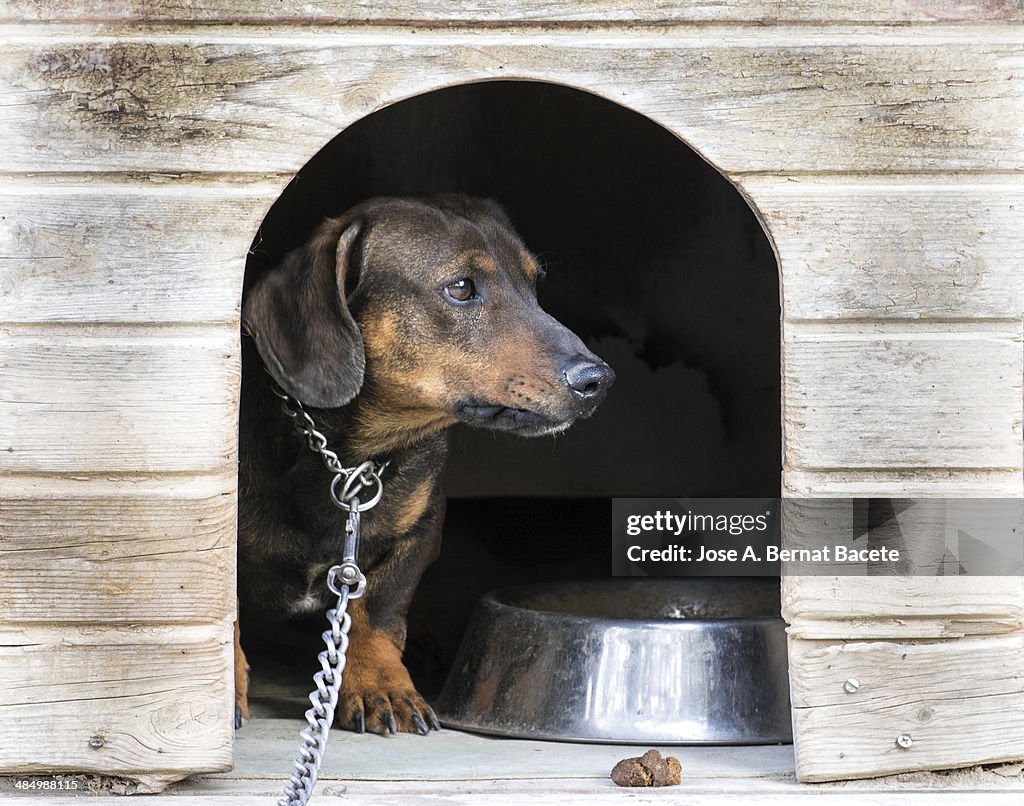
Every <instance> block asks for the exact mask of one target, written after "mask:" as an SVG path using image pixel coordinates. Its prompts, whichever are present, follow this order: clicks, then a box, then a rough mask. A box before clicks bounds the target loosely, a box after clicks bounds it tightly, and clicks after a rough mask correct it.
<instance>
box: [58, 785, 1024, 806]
mask: <svg viewBox="0 0 1024 806" xmlns="http://www.w3.org/2000/svg"><path fill="white" fill-rule="evenodd" d="M539 789H540V787H539V786H537V787H534V786H525V785H521V786H518V787H516V786H512V785H509V784H501V785H499V788H497V789H496V791H488V792H480V791H479V787H477V786H458V785H454V786H453V785H448V786H446V787H438V786H433V787H411V786H408V785H406V786H402V787H382V786H380V785H376V786H375V785H373V784H370V783H360V784H359V785H357V786H348V787H346V786H345V785H344V784H342V783H340V782H333V781H325V782H323V783H322V784H320V785H319V786H318V788H317V794H316V803H317V806H320V804H333V806H344V804H348V803H352V802H353V800H354V799H358V803H359V804H360V806H407V804H410V803H417V802H419V803H430V802H432V801H435V800H441V801H443V802H444V804H445V806H562V805H563V804H565V803H588V804H589V803H594V804H633V806H639V805H640V804H644V805H646V804H654V803H657V804H663V803H677V802H678V801H676V800H674V799H673V798H674V797H685V798H686V804H687V806H749V805H750V804H758V803H765V804H768V803H779V802H780V801H779V794H776V793H771V794H763V795H753V796H752V795H751V794H750V793H745V792H736V791H733V792H708V793H700V794H691V793H690V792H689V791H688V790H683V791H680V790H679V787H673V788H672V789H669V790H667V791H666V790H655V791H649V790H648V791H639V792H638V791H636V790H633V789H620V788H619V787H616V786H615V785H614V784H612V783H610V782H607V783H605V782H602V784H601V785H600V786H595V784H594V782H593V781H587V782H580V783H576V784H575V786H572V787H565V788H562V787H559V788H558V790H557V791H555V792H547V791H538V790H539ZM381 790H384V791H381ZM389 790H390V791H389ZM277 794H278V793H277V792H276V790H275V789H274V787H273V786H272V785H271V784H269V782H268V784H267V785H262V786H254V787H251V788H250V790H249V791H248V792H247V793H245V794H241V795H218V796H216V798H214V797H209V796H203V795H182V796H180V797H175V798H174V804H175V806H207V804H212V803H217V804H223V806H252V804H253V803H255V802H256V801H257V799H262V800H266V798H268V797H275V796H277ZM1020 797H1021V796H1020V793H1019V792H986V793H983V794H982V793H977V792H959V791H955V792H942V791H941V790H940V791H935V792H909V793H908V792H901V793H898V794H897V793H892V792H868V793H863V794H857V795H854V796H852V797H851V795H850V794H849V793H846V792H823V791H821V790H820V789H819V788H817V787H804V788H796V787H794V788H793V789H791V790H787V791H786V794H785V798H786V800H785V802H786V803H806V804H808V806H810V805H811V804H814V806H1019V804H1020ZM81 802H82V799H81V798H80V797H75V796H74V795H56V796H48V797H47V798H46V803H47V806H80V804H81ZM89 804H90V806H123V804H124V797H123V796H122V795H105V796H104V795H100V796H98V797H93V796H90V798H89Z"/></svg>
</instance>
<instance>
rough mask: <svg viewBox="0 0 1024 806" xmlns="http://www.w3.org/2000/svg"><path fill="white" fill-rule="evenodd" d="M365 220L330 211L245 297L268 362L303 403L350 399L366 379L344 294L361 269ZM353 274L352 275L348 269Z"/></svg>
mask: <svg viewBox="0 0 1024 806" xmlns="http://www.w3.org/2000/svg"><path fill="white" fill-rule="evenodd" d="M362 228H363V224H362V222H361V221H359V220H354V221H353V220H351V219H347V220H346V219H344V218H341V219H330V220H329V221H327V222H325V223H324V225H323V226H321V227H320V229H319V230H318V231H317V233H316V235H314V237H313V238H312V240H310V241H309V243H307V244H306V245H305V246H303V247H301V248H299V249H297V250H295V251H294V252H291V253H290V254H289V255H288V256H287V257H286V258H285V259H284V260H283V261H282V262H281V264H280V265H278V266H277V267H275V268H274V269H273V270H272V271H271V272H270V273H268V274H267V275H266V276H264V277H262V278H261V279H260V280H259V281H258V283H257V284H256V285H255V286H254V287H253V289H252V290H251V291H250V292H249V294H248V295H247V296H246V298H245V301H244V302H243V303H242V324H243V327H244V328H245V330H246V332H248V333H249V335H250V336H252V337H253V339H254V340H255V342H256V347H257V349H258V350H259V353H260V356H262V358H263V362H264V364H265V365H266V367H267V370H268V371H269V372H270V374H271V376H273V378H274V380H275V381H277V383H278V385H279V386H280V387H281V388H282V389H284V391H286V392H287V393H288V394H289V395H291V396H292V397H294V398H295V399H296V400H298V401H299V402H300V403H303V404H306V405H308V406H312V407H314V408H320V409H328V408H336V407H338V406H344V405H345V404H346V403H348V402H349V401H350V400H352V398H354V397H355V396H356V394H357V393H358V392H359V388H360V387H361V386H362V385H363V373H364V370H365V366H366V355H365V353H364V351H363V337H362V335H361V334H360V332H359V327H358V326H357V325H356V323H355V320H354V319H353V318H352V314H351V313H349V310H348V303H347V301H346V293H345V281H346V278H348V279H349V280H351V279H352V276H355V275H356V274H357V273H358V266H354V265H352V264H353V263H355V262H358V251H359V250H358V248H357V247H358V241H359V238H360V234H361V231H362ZM350 275H351V276H350Z"/></svg>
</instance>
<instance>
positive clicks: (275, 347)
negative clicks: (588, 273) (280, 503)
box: [242, 194, 615, 445]
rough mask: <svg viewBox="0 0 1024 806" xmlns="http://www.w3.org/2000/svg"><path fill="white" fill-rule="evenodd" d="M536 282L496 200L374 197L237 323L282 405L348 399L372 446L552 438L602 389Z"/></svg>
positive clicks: (298, 257) (273, 283) (267, 287)
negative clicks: (427, 439)
mask: <svg viewBox="0 0 1024 806" xmlns="http://www.w3.org/2000/svg"><path fill="white" fill-rule="evenodd" d="M539 274H540V269H539V267H538V266H537V263H536V262H535V261H534V259H533V258H532V257H531V255H530V253H529V252H528V251H527V250H526V248H525V247H524V245H523V243H522V241H521V240H520V239H519V236H518V235H516V233H515V231H514V230H513V229H512V226H511V224H510V223H509V220H508V218H507V217H506V216H505V214H504V212H503V211H502V210H501V208H500V207H499V206H498V205H497V204H495V203H493V202H490V201H482V200H477V199H471V198H468V197H465V196H460V195H455V194H444V195H440V196H434V197H430V198H427V199H389V198H380V199H372V200H370V201H368V202H365V203H363V204H361V205H359V206H357V207H355V208H353V209H352V210H349V211H348V212H347V213H346V214H345V215H343V216H341V217H339V218H335V219H330V220H328V221H326V222H325V223H324V224H323V225H322V226H321V227H320V229H319V230H318V231H317V232H316V234H315V235H314V237H313V238H312V239H311V240H310V241H309V243H307V244H306V245H305V246H304V247H302V248H301V249H299V250H296V251H295V252H293V253H291V254H290V255H289V256H288V257H287V258H286V259H285V260H284V261H283V262H282V264H281V265H280V266H278V267H277V268H276V269H275V270H274V271H272V272H271V273H269V274H268V275H267V276H265V277H264V278H262V279H261V280H260V282H259V283H257V285H256V286H255V287H254V288H253V289H252V291H251V293H249V294H248V296H247V297H246V300H245V302H244V305H243V311H242V318H243V322H244V324H245V327H246V329H247V331H248V332H249V333H250V334H251V335H252V336H253V338H254V339H255V341H256V345H257V347H258V349H259V352H260V355H261V356H262V357H263V360H264V362H265V364H266V366H267V369H268V370H269V371H270V373H271V375H272V376H273V377H274V379H275V380H276V381H277V382H278V384H280V385H281V387H282V388H283V389H284V390H285V391H287V392H288V393H289V394H291V395H292V396H293V397H295V398H297V399H298V400H300V401H301V402H303V403H304V404H307V405H309V406H313V407H316V408H336V407H339V406H343V405H346V404H348V403H350V402H351V401H352V400H353V399H354V398H355V397H356V396H357V395H359V400H358V401H357V404H358V414H359V417H360V424H361V426H362V427H363V429H367V430H368V432H369V433H367V434H366V435H365V436H366V438H367V439H368V440H369V441H370V442H371V443H373V444H375V445H395V444H401V443H403V442H408V441H411V440H413V439H415V438H417V437H418V436H421V435H423V434H425V433H429V432H430V431H434V430H437V429H439V428H443V427H446V426H448V425H451V424H453V423H455V422H458V421H461V422H465V423H469V424H470V425H474V426H482V427H486V428H493V429H498V430H503V431H514V432H516V433H519V434H523V435H539V434H549V433H555V432H557V431H560V430H562V429H564V428H567V427H568V426H569V425H570V424H572V422H573V421H575V420H576V419H578V418H580V417H587V416H589V415H590V414H591V413H593V411H594V409H595V408H596V407H597V405H598V404H599V403H600V402H601V400H603V399H604V397H605V395H606V393H607V391H608V388H609V387H610V386H611V384H612V381H613V380H614V377H615V376H614V373H613V372H612V370H611V369H610V368H609V367H608V366H607V365H606V364H605V363H604V362H603V361H601V359H599V358H598V357H597V356H595V355H594V354H593V353H591V352H590V351H589V350H587V348H586V347H585V346H584V345H583V343H582V342H581V341H580V339H579V338H578V337H577V336H576V335H575V334H574V333H572V332H571V331H570V330H568V329H567V328H566V327H564V326H563V325H562V324H560V323H559V322H557V321H556V320H555V319H554V318H552V317H551V316H549V315H548V314H546V313H545V312H544V311H543V310H542V309H541V308H540V306H539V305H538V303H537V293H536V283H537V279H538V275H539Z"/></svg>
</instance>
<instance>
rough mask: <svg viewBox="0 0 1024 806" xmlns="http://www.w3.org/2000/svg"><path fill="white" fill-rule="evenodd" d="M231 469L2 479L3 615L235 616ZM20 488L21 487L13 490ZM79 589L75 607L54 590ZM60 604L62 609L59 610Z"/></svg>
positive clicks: (164, 619) (79, 618) (119, 620)
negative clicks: (126, 477) (154, 476)
mask: <svg viewBox="0 0 1024 806" xmlns="http://www.w3.org/2000/svg"><path fill="white" fill-rule="evenodd" d="M234 484H235V478H234V474H229V473H225V474H223V475H220V476H209V477H198V478H193V479H179V478H171V479H166V480H159V481H146V482H132V481H121V482H110V481H107V480H86V481H76V480H73V479H67V478H61V479H59V480H55V479H53V478H52V477H48V478H43V479H40V480H38V482H37V483H36V484H34V485H32V486H33V488H34V489H32V490H31V492H30V491H29V490H27V489H25V486H26V485H23V484H22V485H15V484H10V483H5V480H4V479H0V562H2V566H3V574H0V613H2V614H3V621H4V622H5V623H7V624H12V623H19V622H21V623H45V622H52V621H53V620H54V617H55V614H57V613H58V612H59V617H60V619H61V620H62V621H63V622H64V623H66V624H81V623H95V624H153V623H164V624H167V623H174V622H209V621H211V620H218V621H223V620H229V619H232V618H234V611H235V591H234V588H235V546H234V540H235V521H236V513H237V503H236V496H235V490H234ZM18 487H20V489H15V488H18ZM69 587H70V588H73V589H74V599H75V602H74V607H72V608H60V607H59V604H58V602H59V596H58V595H57V592H59V591H62V590H68V589H69ZM55 608H58V609H56V610H55Z"/></svg>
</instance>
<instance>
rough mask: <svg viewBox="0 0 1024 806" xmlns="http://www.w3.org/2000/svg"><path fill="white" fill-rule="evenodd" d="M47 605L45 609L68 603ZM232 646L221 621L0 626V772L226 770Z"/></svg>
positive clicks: (69, 604) (165, 774)
mask: <svg viewBox="0 0 1024 806" xmlns="http://www.w3.org/2000/svg"><path fill="white" fill-rule="evenodd" d="M66 589H67V590H69V591H73V589H74V585H73V583H72V584H69V585H68V586H66ZM53 604H54V608H55V609H54V611H53V616H54V618H55V619H59V618H60V617H61V611H62V610H66V609H69V608H71V609H73V608H74V602H73V601H72V600H68V599H67V598H66V597H65V598H63V599H62V598H61V597H59V596H55V598H54V600H53ZM232 653H233V646H232V639H231V623H230V622H223V623H221V624H214V625H209V626H201V627H200V626H193V627H186V626H183V625H175V626H173V627H134V628H113V627H74V626H69V625H55V626H48V627H13V626H0V772H2V773H28V772H47V771H58V772H59V771H68V770H76V771H81V772H95V773H100V774H104V775H125V776H129V777H131V776H136V775H149V776H157V777H162V778H165V779H166V778H173V777H184V775H186V774H188V773H192V772H198V771H204V770H205V771H217V770H226V769H229V768H230V766H231V746H232V729H233V712H234V700H233V695H232V691H231V686H230V684H229V682H228V681H229V679H230V677H229V675H230V669H231V659H232ZM96 741H102V745H101V746H100V747H94V746H92V745H91V744H90V743H92V744H95V743H96Z"/></svg>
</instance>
